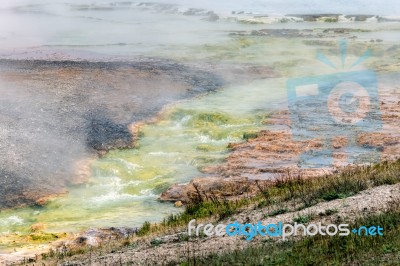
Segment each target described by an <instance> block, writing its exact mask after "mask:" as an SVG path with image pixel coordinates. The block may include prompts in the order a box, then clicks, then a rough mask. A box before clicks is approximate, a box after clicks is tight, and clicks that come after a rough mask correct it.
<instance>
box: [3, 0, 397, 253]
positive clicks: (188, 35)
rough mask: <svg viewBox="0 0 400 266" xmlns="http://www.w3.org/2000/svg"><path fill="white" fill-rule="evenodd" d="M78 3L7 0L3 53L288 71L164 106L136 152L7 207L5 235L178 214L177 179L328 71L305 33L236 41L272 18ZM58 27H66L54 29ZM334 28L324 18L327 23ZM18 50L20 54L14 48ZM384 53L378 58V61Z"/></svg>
mask: <svg viewBox="0 0 400 266" xmlns="http://www.w3.org/2000/svg"><path fill="white" fill-rule="evenodd" d="M80 2H81V1H79V2H78V1H76V2H75V3H74V2H71V1H70V2H69V3H68V4H63V3H61V1H60V2H52V3H51V4H47V5H46V4H41V3H43V2H40V1H37V3H39V4H38V5H21V6H19V7H16V6H17V4H15V3H16V2H14V7H13V8H10V5H12V4H10V3H8V6H7V5H6V4H3V9H2V15H1V16H2V17H1V19H2V20H3V19H4V21H5V20H8V21H11V22H13V23H10V24H9V25H8V27H7V28H6V27H5V26H4V25H2V26H0V27H2V28H1V30H0V38H1V39H2V40H3V44H2V45H1V46H0V48H1V51H0V52H2V53H3V54H2V55H3V57H15V56H16V55H17V57H38V56H39V57H40V53H41V52H43V53H44V54H46V53H50V52H48V51H51V52H65V51H69V52H70V53H74V54H75V55H77V54H78V55H85V56H88V54H90V56H91V58H92V59H93V58H95V59H96V58H102V57H107V58H110V56H135V55H145V56H154V57H155V56H157V57H164V58H169V59H174V60H179V61H186V62H187V61H190V62H192V61H199V62H210V61H211V62H214V63H215V62H223V63H226V64H248V63H251V64H256V65H267V66H269V67H271V68H272V69H274V70H275V71H276V72H277V73H278V76H281V77H282V78H274V79H256V80H252V81H249V82H242V83H241V84H230V85H227V86H226V87H224V88H221V90H219V91H218V92H215V93H210V94H207V95H202V96H199V97H197V98H194V99H190V100H187V101H183V102H179V103H175V104H172V105H170V106H168V107H166V108H165V110H164V111H163V112H162V113H161V114H160V115H159V117H158V119H157V121H156V122H154V123H148V124H145V125H144V126H143V127H142V128H141V129H140V136H141V137H140V139H139V141H138V147H137V148H136V149H127V150H116V151H111V152H110V153H109V154H107V155H106V156H105V157H103V158H101V159H98V160H96V161H95V162H94V163H93V164H92V165H91V177H90V179H89V181H88V182H87V183H86V184H84V185H79V186H74V187H70V188H69V193H68V195H66V196H64V197H60V198H57V199H54V200H52V201H51V202H50V203H49V204H47V205H46V206H44V207H29V208H20V209H15V210H5V211H2V212H1V213H0V232H1V233H2V234H10V233H21V234H24V233H29V228H30V226H31V225H32V224H35V223H39V222H40V223H44V224H45V225H46V226H47V229H46V231H47V232H78V231H81V230H85V229H87V228H93V227H110V226H114V227H118V226H131V227H133V226H140V225H141V224H142V223H143V222H144V221H151V222H156V221H160V220H162V219H163V218H165V217H166V216H167V215H169V214H171V213H176V212H178V211H180V209H177V208H175V207H174V206H173V204H169V203H160V202H158V201H157V198H158V196H159V195H160V193H161V192H162V191H163V190H165V189H166V188H167V187H168V186H170V185H171V184H173V183H184V182H189V181H190V180H191V179H193V178H194V177H198V176H202V175H203V174H202V172H201V169H202V168H203V167H205V166H208V165H212V164H216V163H218V162H221V160H223V159H224V158H226V156H227V155H228V150H227V148H226V147H227V145H228V143H230V142H240V141H243V138H242V137H243V134H244V133H248V132H256V131H259V130H260V129H265V128H267V127H268V125H267V124H268V121H267V119H266V115H267V114H268V112H270V111H273V110H274V109H275V108H281V107H282V106H283V105H284V104H285V99H286V94H285V86H286V85H285V83H286V79H285V78H284V77H287V76H301V75H312V74H315V73H318V74H323V73H324V72H326V73H328V72H329V71H330V70H329V69H323V68H322V69H321V68H320V67H319V66H320V65H319V64H317V63H316V62H315V61H316V60H315V53H316V51H317V49H316V48H315V47H312V46H309V45H306V44H304V43H303V42H302V40H291V39H286V40H285V42H284V43H282V39H279V38H275V39H274V38H270V39H268V40H266V39H257V38H248V39H246V38H232V37H230V36H229V34H228V33H229V32H231V31H241V30H257V29H262V28H265V27H266V26H265V25H246V24H238V23H232V22H229V21H221V22H217V23H211V22H209V21H205V20H202V19H201V18H202V17H200V18H199V17H197V16H184V15H182V13H183V12H184V11H185V10H186V9H184V8H183V7H181V6H179V5H178V6H177V7H175V6H173V7H170V6H168V5H164V6H162V7H163V9H162V12H160V11H159V10H158V9H157V7H152V8H153V9H151V8H148V9H146V10H144V9H143V6H138V3H135V8H132V7H131V6H130V5H129V7H124V6H118V4H117V3H115V4H114V5H110V3H108V2H105V3H101V4H97V5H89V6H87V5H82V4H80ZM228 3H231V4H228ZM164 4H166V3H164ZM239 6H240V5H239V4H237V3H236V4H235V2H231V1H227V2H226V3H225V5H224V4H220V5H215V6H213V8H214V10H217V11H218V10H223V11H224V12H228V10H229V12H230V11H232V10H237V9H238V7H239ZM263 6H264V5H263V4H262V3H261V1H259V2H257V1H255V2H253V3H249V4H247V5H246V7H245V8H243V9H248V10H250V9H254V10H257V9H258V10H260V9H261V10H263V11H264V12H267V11H269V12H274V11H276V12H278V11H280V10H276V9H279V8H278V7H279V5H278V4H275V6H271V8H272V9H273V8H274V7H275V9H273V10H272V11H271V10H269V9H266V8H265V7H263ZM222 7H224V8H225V9H224V8H222ZM160 8H161V7H160ZM304 8H307V7H304ZM293 11H296V10H293ZM221 12H222V11H221ZM55 24H57V25H58V27H54V26H52V25H55ZM21 25H24V26H23V27H21ZM393 25H394V26H393ZM330 26H331V25H325V24H319V25H318V27H321V28H324V27H325V28H327V27H330ZM343 26H347V27H352V28H358V27H364V28H370V27H371V26H368V25H367V26H365V25H364V26H360V25H355V24H343ZM269 27H270V28H288V27H292V28H300V27H301V28H303V29H307V28H315V27H316V24H312V23H303V24H301V25H299V24H291V25H286V24H278V25H275V24H274V25H269ZM373 27H376V28H377V29H382V28H385V29H387V28H389V29H390V28H391V27H392V28H394V29H397V28H398V25H397V24H390V25H386V24H379V25H378V24H373ZM396 27H397V28H396ZM43 29H44V30H43ZM379 34H381V35H378V36H382V35H383V36H384V37H387V36H391V39H389V42H391V43H395V42H396V41H398V40H399V31H394V30H391V31H390V32H389V33H387V34H385V33H384V32H383V33H382V31H381V32H380V33H379ZM138 36H140V37H138ZM359 36H360V38H361V39H362V38H365V40H367V39H369V38H371V35H368V33H365V32H361V33H359ZM14 48H15V49H16V50H15V51H17V52H10V49H14ZM358 56H360V54H357V51H353V53H349V59H351V60H353V61H355V60H356V59H357V57H358ZM339 60H340V59H339V57H338V59H337V61H339ZM377 60H379V58H375V61H377ZM300 63H301V64H300ZM321 72H322V73H321ZM6 246H10V245H9V244H7V245H2V243H0V248H5V247H6Z"/></svg>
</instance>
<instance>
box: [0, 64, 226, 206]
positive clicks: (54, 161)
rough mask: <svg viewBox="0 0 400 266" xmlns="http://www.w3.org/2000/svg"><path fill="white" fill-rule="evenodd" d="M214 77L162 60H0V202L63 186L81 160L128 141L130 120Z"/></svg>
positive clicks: (209, 87) (22, 201)
mask: <svg viewBox="0 0 400 266" xmlns="http://www.w3.org/2000/svg"><path fill="white" fill-rule="evenodd" d="M222 83H223V81H222V79H221V78H219V77H218V76H216V75H215V74H212V73H210V72H208V71H205V70H203V69H199V68H198V67H191V66H185V65H181V64H177V63H175V62H172V61H165V60H164V61H162V60H150V59H149V60H140V61H137V62H76V61H37V60H0V93H1V95H2V97H1V99H0V123H1V127H0V143H1V145H0V161H1V167H0V195H1V197H0V209H1V208H9V207H14V206H21V205H26V204H35V203H36V204H39V205H42V204H45V202H46V200H47V199H48V198H49V196H51V195H53V196H54V195H60V194H63V193H66V189H65V186H66V185H67V184H70V183H81V182H82V181H84V180H79V179H82V178H83V179H84V178H85V176H81V177H77V175H78V174H79V173H78V172H79V170H80V169H77V164H79V163H81V162H82V160H85V159H87V158H90V157H95V156H97V154H104V152H105V151H107V150H110V149H114V148H128V147H133V146H134V139H135V132H132V131H131V130H129V126H130V125H132V124H133V123H135V122H138V121H141V120H145V119H148V118H150V117H152V116H154V115H155V114H156V113H157V112H158V111H160V110H161V108H162V107H163V106H164V105H166V104H168V103H171V102H174V101H176V100H179V99H184V98H187V97H191V96H194V95H196V94H199V93H204V92H208V91H213V90H215V89H218V88H219V87H220V86H221V84H222ZM81 172H82V171H81Z"/></svg>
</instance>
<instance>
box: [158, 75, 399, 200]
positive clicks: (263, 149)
mask: <svg viewBox="0 0 400 266" xmlns="http://www.w3.org/2000/svg"><path fill="white" fill-rule="evenodd" d="M390 84H393V83H391V82H390ZM379 91H380V92H379V94H380V95H379V98H380V101H381V103H380V112H381V116H380V117H376V119H381V120H382V124H383V127H382V128H381V129H376V130H374V131H369V130H365V132H362V131H361V132H359V134H357V135H356V136H355V139H354V141H353V142H351V141H350V140H349V139H348V137H349V136H346V134H345V136H341V135H340V131H339V132H338V131H332V130H331V132H329V131H327V128H328V126H327V124H324V123H321V125H320V127H318V128H317V127H316V128H315V133H314V135H315V136H316V137H314V138H308V139H306V140H298V139H295V138H294V137H293V134H292V128H293V125H291V120H290V113H289V112H288V111H284V110H283V111H281V112H276V113H274V114H273V115H271V116H270V117H269V119H268V122H269V126H268V127H269V128H270V130H263V131H261V132H259V133H258V134H257V136H256V137H255V138H251V139H248V140H247V141H246V142H243V143H235V144H230V145H229V148H230V149H231V150H232V152H231V154H230V155H229V156H228V157H227V159H226V160H225V161H224V162H223V163H222V164H219V165H215V166H210V167H206V168H203V171H204V172H205V173H207V174H208V175H209V176H206V177H199V178H195V179H193V180H192V181H191V182H190V183H188V184H175V185H173V186H171V187H170V188H169V189H168V190H166V191H165V192H164V193H163V194H162V195H161V197H160V200H163V201H178V200H181V201H183V202H188V201H190V200H191V199H193V197H199V196H200V197H201V196H203V197H206V196H207V195H213V196H216V197H219V198H234V197H240V196H242V195H245V196H248V195H252V194H256V193H259V189H258V184H257V183H260V184H262V185H266V184H268V183H271V182H274V181H275V180H277V179H280V178H284V177H285V176H301V177H304V178H309V177H313V176H319V175H325V174H329V173H334V172H337V171H339V170H340V169H341V168H342V167H346V166H348V165H351V164H354V163H357V164H358V163H362V162H363V161H362V160H363V159H364V160H367V161H368V160H372V159H373V158H372V157H371V155H373V154H379V157H380V158H379V160H388V161H392V160H396V159H398V158H399V156H400V123H399V121H400V90H399V88H397V87H393V85H390V86H389V85H388V84H387V83H385V82H384V81H382V82H381V84H380V88H379ZM313 108H316V109H319V107H318V104H313V105H311V107H310V109H308V110H306V113H307V114H309V116H316V115H317V114H318V115H320V112H318V111H315V110H314V111H313V110H311V109H313ZM335 111H337V110H333V113H335ZM320 122H324V121H320ZM335 134H336V135H337V136H336V135H335ZM328 135H331V137H332V142H331V143H330V144H329V147H328V149H327V148H326V146H324V145H326V143H325V142H324V141H323V137H324V136H325V137H326V136H328ZM350 137H351V136H350ZM319 151H324V152H321V153H319ZM369 152H370V153H369ZM307 153H309V154H311V155H312V157H313V159H314V160H315V161H316V162H318V163H317V164H318V167H310V165H308V167H307V165H304V164H302V163H303V161H302V160H303V158H302V157H301V156H302V155H303V154H307ZM329 154H331V155H332V157H333V158H332V161H331V162H332V163H331V164H328V163H327V161H326V157H327V156H328V155H329ZM365 156H370V157H368V158H364V157H365ZM350 159H351V160H350ZM364 162H366V161H364Z"/></svg>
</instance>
